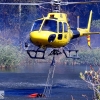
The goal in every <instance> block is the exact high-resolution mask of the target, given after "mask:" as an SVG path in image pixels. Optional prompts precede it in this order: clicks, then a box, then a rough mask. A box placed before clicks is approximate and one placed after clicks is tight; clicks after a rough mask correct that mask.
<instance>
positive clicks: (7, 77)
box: [0, 63, 93, 100]
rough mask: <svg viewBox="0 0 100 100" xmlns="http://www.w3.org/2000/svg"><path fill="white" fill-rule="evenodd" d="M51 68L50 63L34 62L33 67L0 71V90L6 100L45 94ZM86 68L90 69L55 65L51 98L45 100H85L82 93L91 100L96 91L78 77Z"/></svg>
mask: <svg viewBox="0 0 100 100" xmlns="http://www.w3.org/2000/svg"><path fill="white" fill-rule="evenodd" d="M49 67H50V64H47V63H38V64H36V63H35V64H34V65H33V66H24V67H17V68H16V69H13V70H10V69H9V70H8V69H3V70H2V71H0V72H1V73H0V90H4V91H5V99H7V100H17V99H18V100H31V99H32V98H28V95H29V94H32V93H36V92H38V93H42V92H43V90H44V87H45V86H46V79H47V75H48V71H49ZM86 68H87V70H88V69H89V67H88V66H67V65H65V64H56V69H55V75H54V79H53V86H52V92H51V97H49V98H46V100H71V95H72V96H73V97H74V98H75V100H85V99H86V98H85V99H84V97H82V94H84V95H87V96H88V100H91V99H92V95H93V91H92V90H90V89H89V88H88V86H87V84H86V83H85V82H84V81H83V80H81V79H80V78H79V73H80V72H84V70H86ZM42 99H43V98H41V100H42ZM36 100H40V98H38V99H36ZM43 100H44V99H43Z"/></svg>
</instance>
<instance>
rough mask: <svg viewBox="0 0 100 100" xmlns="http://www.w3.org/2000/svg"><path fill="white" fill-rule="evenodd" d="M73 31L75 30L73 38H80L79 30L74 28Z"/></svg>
mask: <svg viewBox="0 0 100 100" xmlns="http://www.w3.org/2000/svg"><path fill="white" fill-rule="evenodd" d="M72 32H73V37H72V39H74V38H78V37H79V36H80V33H79V31H77V30H72Z"/></svg>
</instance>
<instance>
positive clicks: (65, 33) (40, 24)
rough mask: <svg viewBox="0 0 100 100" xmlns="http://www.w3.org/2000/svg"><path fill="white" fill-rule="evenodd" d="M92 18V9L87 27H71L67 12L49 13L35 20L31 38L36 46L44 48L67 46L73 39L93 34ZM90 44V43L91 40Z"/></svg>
mask: <svg viewBox="0 0 100 100" xmlns="http://www.w3.org/2000/svg"><path fill="white" fill-rule="evenodd" d="M91 18H92V11H91V12H90V18H89V22H88V27H87V28H85V29H81V28H77V29H71V28H70V26H69V23H68V18H67V15H66V14H65V13H49V14H48V16H47V17H44V18H41V19H38V20H36V21H35V22H34V24H33V26H32V29H31V32H30V40H31V42H32V43H33V44H35V45H36V46H39V47H44V48H48V47H51V48H59V47H63V46H66V45H67V44H68V43H69V42H70V40H71V39H74V38H78V37H80V36H85V35H90V34H92V33H91V32H90V24H91ZM88 44H89V45H90V42H88Z"/></svg>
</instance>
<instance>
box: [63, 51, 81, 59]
mask: <svg viewBox="0 0 100 100" xmlns="http://www.w3.org/2000/svg"><path fill="white" fill-rule="evenodd" d="M66 52H67V53H66ZM63 53H64V54H65V56H66V58H72V59H80V58H79V56H78V50H64V49H63ZM73 53H74V54H73Z"/></svg>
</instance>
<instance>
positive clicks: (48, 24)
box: [42, 20, 57, 32]
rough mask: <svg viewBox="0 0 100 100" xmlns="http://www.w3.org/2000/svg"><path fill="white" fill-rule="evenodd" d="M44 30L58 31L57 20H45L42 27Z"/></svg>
mask: <svg viewBox="0 0 100 100" xmlns="http://www.w3.org/2000/svg"><path fill="white" fill-rule="evenodd" d="M42 30H45V31H52V32H57V21H55V20H45V21H44V24H43V27H42Z"/></svg>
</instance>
